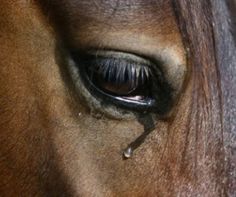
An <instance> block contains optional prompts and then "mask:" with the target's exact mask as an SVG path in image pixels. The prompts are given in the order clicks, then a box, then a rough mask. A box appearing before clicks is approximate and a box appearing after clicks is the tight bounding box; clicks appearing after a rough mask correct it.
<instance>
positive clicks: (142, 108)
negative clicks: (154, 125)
mask: <svg viewBox="0 0 236 197" xmlns="http://www.w3.org/2000/svg"><path fill="white" fill-rule="evenodd" d="M78 54H79V55H78ZM122 54H123V53H122ZM122 54H121V53H120V52H113V53H107V54H106V53H102V54H98V53H91V52H89V53H85V54H81V53H78V52H76V53H75V52H73V53H72V57H74V59H75V61H76V63H77V64H76V65H77V67H78V72H79V75H80V77H81V79H82V81H83V83H84V85H85V86H86V88H87V89H88V91H89V92H90V93H91V95H92V96H95V97H96V98H98V99H99V100H100V101H101V102H102V103H104V105H116V106H117V107H120V108H123V109H126V110H131V111H136V112H154V113H158V114H160V115H161V114H165V113H166V112H167V111H168V110H169V108H170V106H171V103H172V102H171V101H172V96H171V92H172V88H171V87H170V85H169V84H168V82H167V81H166V80H165V77H164V74H163V72H162V70H161V69H160V67H159V66H158V65H156V64H154V63H152V62H151V61H149V60H145V59H143V58H141V57H138V58H136V56H134V55H126V54H125V55H122Z"/></svg>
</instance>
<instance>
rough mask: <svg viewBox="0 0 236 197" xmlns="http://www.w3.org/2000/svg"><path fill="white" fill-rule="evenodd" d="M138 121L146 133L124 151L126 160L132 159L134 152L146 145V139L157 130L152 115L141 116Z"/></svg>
mask: <svg viewBox="0 0 236 197" xmlns="http://www.w3.org/2000/svg"><path fill="white" fill-rule="evenodd" d="M137 120H138V122H139V123H140V124H142V125H143V128H144V132H143V133H142V134H141V135H140V136H139V137H138V138H136V139H135V140H134V141H133V142H131V143H130V144H129V145H128V146H127V148H126V149H125V150H124V152H123V157H124V159H128V158H130V157H132V155H133V152H134V151H135V150H136V149H137V148H138V147H139V146H140V145H142V144H143V143H144V141H145V139H146V137H147V136H148V135H149V134H150V133H151V132H152V131H153V130H154V129H155V123H154V120H153V117H152V115H151V114H145V115H139V116H138V117H137Z"/></svg>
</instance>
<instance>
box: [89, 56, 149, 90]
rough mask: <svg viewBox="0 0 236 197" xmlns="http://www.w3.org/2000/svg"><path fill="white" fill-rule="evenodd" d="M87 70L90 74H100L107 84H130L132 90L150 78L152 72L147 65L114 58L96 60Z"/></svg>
mask: <svg viewBox="0 0 236 197" xmlns="http://www.w3.org/2000/svg"><path fill="white" fill-rule="evenodd" d="M89 69H90V71H92V73H94V72H96V73H99V74H101V75H102V76H103V78H104V79H105V80H107V82H112V83H114V84H119V85H120V84H124V83H127V82H131V83H129V84H130V87H133V88H135V87H137V86H139V85H142V84H145V83H146V82H148V81H149V80H150V78H151V76H152V70H151V69H150V68H149V66H148V65H145V64H137V63H135V62H131V61H127V60H119V59H115V58H112V59H109V60H108V59H103V58H97V59H96V60H95V61H94V62H92V64H91V63H90V66H89Z"/></svg>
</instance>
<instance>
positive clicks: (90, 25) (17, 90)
mask: <svg viewBox="0 0 236 197" xmlns="http://www.w3.org/2000/svg"><path fill="white" fill-rule="evenodd" d="M52 6H53V7H52ZM106 6H108V8H110V10H109V9H108V8H107V7H106ZM122 6H123V7H122ZM0 7H1V8H0V49H1V51H0V76H1V77H0V84H1V85H0V196H160V197H162V196H235V195H236V193H235V191H236V174H235V172H236V145H235V143H236V129H235V126H236V119H235V117H236V85H235V84H236V77H235V76H236V54H235V53H236V45H235V43H236V42H235V40H236V35H235V32H236V31H235V29H236V28H235V19H234V16H235V12H236V10H235V8H236V4H235V1H234V0H225V1H223V0H199V1H195V0H179V1H178V0H173V1H162V0H146V1H145V0H127V1H119V0H110V1H105V0H93V1H85V0H84V1H83V0H78V1H75V0H68V1H59V0H58V1H56V0H51V1H42V2H38V1H25V0H18V1H7V0H3V1H2V2H1V5H0ZM52 8H53V9H52ZM132 8H133V9H132ZM99 10H100V11H101V10H103V12H99ZM52 12H53V13H52ZM101 13H103V15H101ZM99 14H100V15H99ZM85 15H86V17H85ZM90 16H91V17H90ZM109 16H112V17H109ZM95 19H96V20H95ZM107 20H108V21H109V22H110V23H106V22H107ZM98 24H103V26H101V27H102V28H101V27H100V28H99V25H98ZM104 25H105V26H106V25H107V27H110V28H111V29H113V28H114V26H118V30H119V31H120V32H119V31H118V34H111V35H108V33H107V31H105V29H103V27H104ZM158 25H159V26H158ZM178 27H179V29H178ZM124 30H125V31H124ZM179 30H180V33H181V35H182V36H181V37H180V33H179ZM91 32H92V34H91ZM140 32H144V34H145V36H146V35H148V37H150V38H151V39H153V38H155V39H157V40H158V41H160V45H167V44H168V45H170V46H171V43H172V44H173V45H175V46H176V48H175V50H174V52H175V53H176V54H178V55H177V57H178V56H179V57H182V59H184V57H185V53H184V50H183V44H184V49H185V50H186V53H187V60H188V62H187V63H188V66H187V69H188V76H187V78H186V79H185V83H184V85H183V88H182V89H181V92H180V98H179V101H178V102H177V103H176V106H175V107H174V113H172V115H171V117H170V118H169V119H168V120H159V119H157V120H155V121H156V122H157V124H156V129H155V130H154V131H153V132H152V133H151V134H150V135H149V136H148V137H147V139H146V141H145V142H144V143H143V144H142V145H141V147H139V149H138V150H137V151H136V152H135V154H134V155H133V158H131V159H128V160H123V159H122V157H121V152H120V150H122V149H123V148H125V147H126V145H127V144H128V143H129V142H131V141H132V140H133V139H135V138H136V137H137V136H139V135H140V133H142V131H143V125H141V124H140V123H139V122H138V121H137V120H136V119H130V120H125V119H119V120H116V119H113V118H110V117H108V116H103V115H102V114H100V113H98V112H97V111H96V110H90V108H89V107H88V106H87V103H86V102H85V101H83V100H82V99H81V98H80V97H78V96H77V93H76V92H75V89H74V86H73V84H72V81H71V80H70V76H69V75H68V73H67V69H66V65H65V62H64V61H63V58H64V57H65V54H66V50H67V47H68V46H69V47H81V48H86V47H91V46H95V47H98V45H99V44H101V45H104V43H101V42H104V40H106V39H108V38H109V42H108V43H110V44H112V43H113V44H114V43H115V44H117V43H116V42H115V41H117V42H118V40H117V39H119V38H120V36H123V35H124V37H125V36H126V38H128V40H129V39H131V37H132V36H133V37H135V35H138V34H140ZM99 35H100V37H99ZM101 35H102V36H101ZM115 35H118V36H115ZM181 38H182V40H181ZM98 40H99V43H96V42H97V41H98ZM131 40H132V39H131ZM132 42H133V41H132ZM132 42H129V43H131V44H133V45H132V46H134V47H133V48H132V47H130V48H129V46H130V45H129V44H127V42H125V43H124V42H122V41H120V42H118V44H119V43H120V45H119V46H117V47H118V49H119V50H121V49H123V48H124V49H123V50H126V51H128V52H129V50H135V49H136V48H137V47H141V48H140V49H141V50H142V49H143V48H145V47H146V48H145V50H146V51H148V49H150V48H151V47H158V46H156V45H151V44H150V43H149V44H147V43H146V44H147V45H145V42H147V40H145V39H144V40H142V42H143V43H142V42H140V43H142V44H143V45H138V44H140V43H138V44H137V43H132ZM182 43H183V44H182ZM122 47H123V48H122ZM150 51H152V50H149V53H150ZM176 51H177V52H176Z"/></svg>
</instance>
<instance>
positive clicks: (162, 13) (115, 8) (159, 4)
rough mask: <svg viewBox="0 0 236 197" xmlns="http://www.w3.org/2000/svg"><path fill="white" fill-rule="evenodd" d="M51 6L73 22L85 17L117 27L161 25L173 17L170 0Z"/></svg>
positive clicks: (73, 1)
mask: <svg viewBox="0 0 236 197" xmlns="http://www.w3.org/2000/svg"><path fill="white" fill-rule="evenodd" d="M50 4H51V6H52V7H53V9H52V11H54V12H60V13H59V15H62V16H64V17H67V19H70V20H71V21H73V22H75V21H76V20H79V19H81V18H80V17H81V16H84V17H88V18H89V19H90V20H91V19H96V22H97V23H99V21H103V20H106V21H107V20H108V19H109V21H110V22H111V24H112V23H113V22H114V23H115V24H116V25H119V23H120V24H121V25H123V24H124V23H125V22H132V24H135V25H137V23H139V24H140V23H144V24H148V23H149V22H150V21H153V20H158V22H159V25H161V24H162V23H163V22H164V21H165V20H167V19H168V18H169V17H170V16H173V10H172V6H171V1H170V0H166V1H163V0H126V1H119V0H109V1H107V0H95V1H92V0H89V1H77V0H62V1H59V0H54V1H52V2H51V3H50ZM163 20H164V21H163ZM80 22H81V20H80ZM84 22H87V21H86V20H84Z"/></svg>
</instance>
